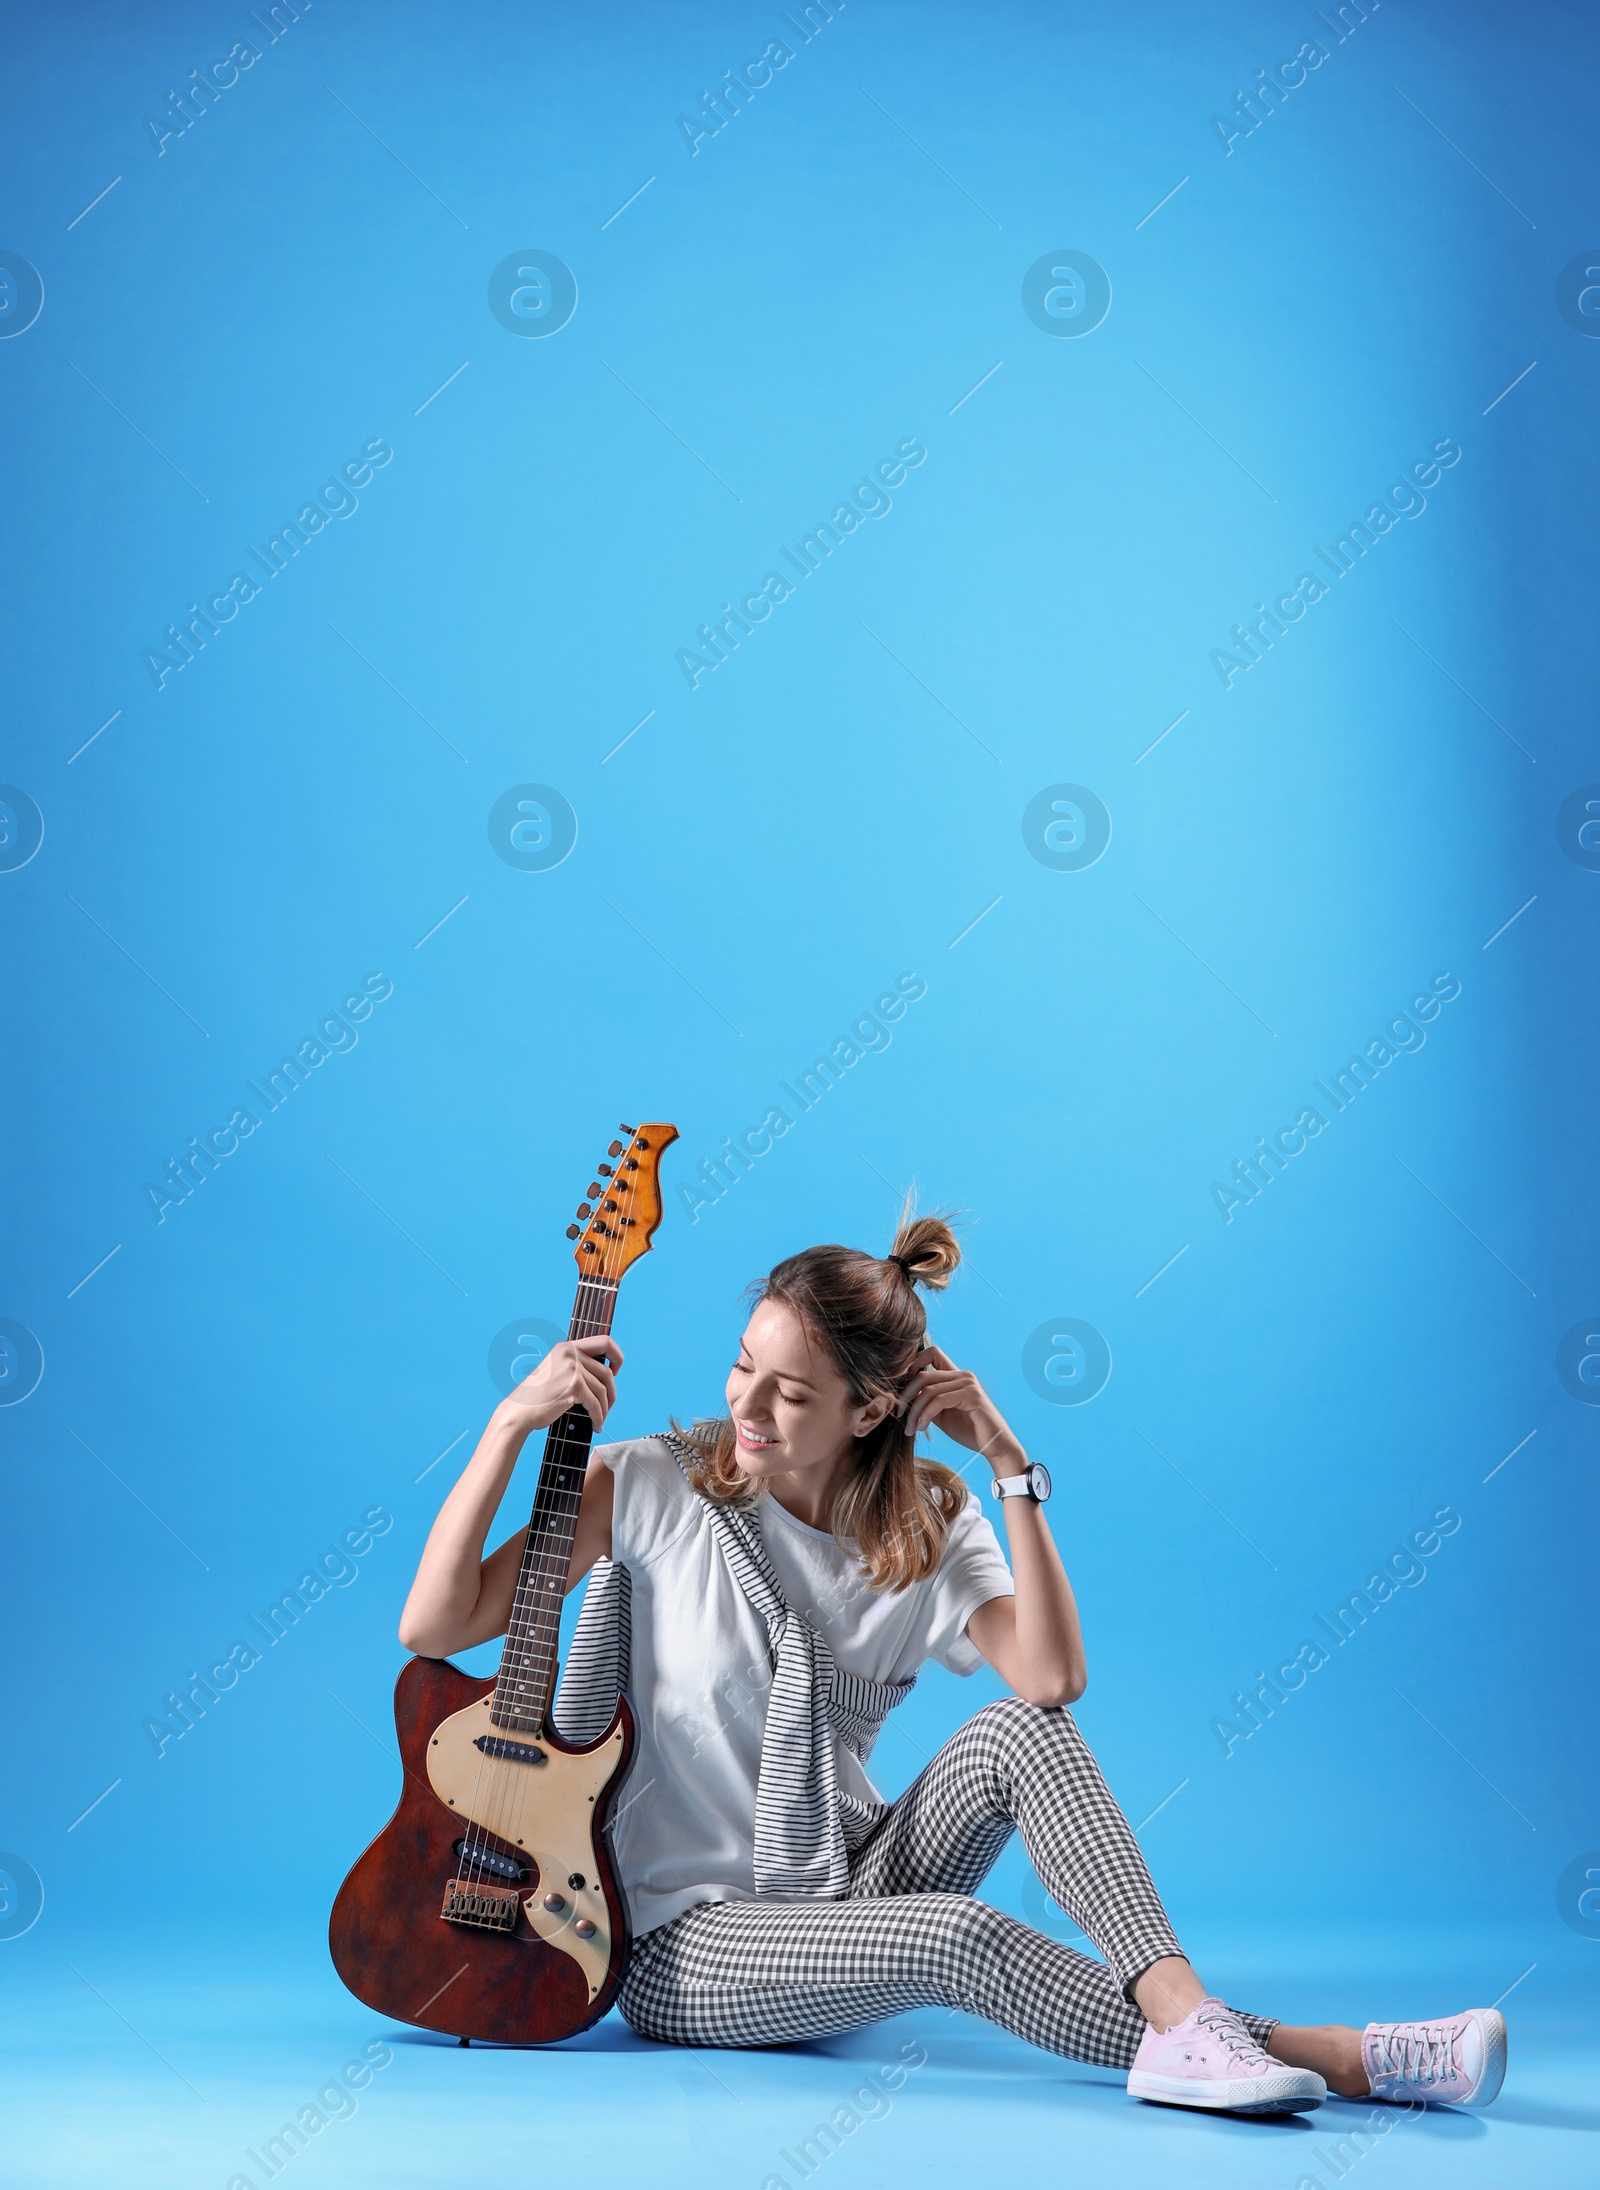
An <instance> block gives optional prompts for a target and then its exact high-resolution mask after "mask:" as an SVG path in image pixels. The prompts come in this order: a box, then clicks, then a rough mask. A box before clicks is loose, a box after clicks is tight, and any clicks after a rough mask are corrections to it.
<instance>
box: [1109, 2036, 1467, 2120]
mask: <svg viewBox="0 0 1600 2190" xmlns="http://www.w3.org/2000/svg"><path fill="white" fill-rule="evenodd" d="M1500 2051H1501V2060H1502V2068H1503V2065H1504V2055H1505V2045H1504V2041H1503V2040H1502V2043H1501V2048H1500ZM1499 2088H1500V2087H1499V2085H1498V2084H1496V2086H1495V2089H1496V2090H1498V2089H1499ZM1128 2094H1129V2096H1130V2098H1135V2099H1148V2100H1150V2101H1151V2102H1152V2103H1153V2104H1154V2105H1156V2106H1198V2107H1203V2108H1205V2109H1206V2110H1207V2111H1208V2112H1211V2113H1221V2114H1304V2113H1307V2112H1308V2111H1309V2110H1310V2109H1311V2108H1312V2107H1314V2106H1320V2105H1321V2104H1322V2102H1323V2100H1324V2099H1325V2098H1326V2097H1327V2096H1328V2087H1327V2085H1326V2084H1325V2083H1324V2082H1323V2080H1322V2078H1321V2077H1320V2076H1319V2075H1317V2074H1316V2072H1315V2071H1314V2070H1312V2069H1309V2068H1274V2069H1273V2070H1272V2071H1271V2072H1270V2073H1269V2074H1268V2075H1265V2076H1239V2077H1234V2078H1231V2079H1228V2080H1223V2079H1220V2078H1219V2079H1218V2080H1217V2081H1215V2082H1212V2081H1210V2080H1208V2079H1205V2078H1201V2077H1190V2076H1154V2075H1152V2074H1151V2073H1150V2072H1149V2070H1148V2069H1140V2068H1136V2069H1133V2070H1132V2071H1130V2073H1129V2076H1128ZM1486 2103H1487V2102H1486V2101H1484V2100H1474V2101H1473V2104H1474V2105H1484V2104H1486Z"/></svg>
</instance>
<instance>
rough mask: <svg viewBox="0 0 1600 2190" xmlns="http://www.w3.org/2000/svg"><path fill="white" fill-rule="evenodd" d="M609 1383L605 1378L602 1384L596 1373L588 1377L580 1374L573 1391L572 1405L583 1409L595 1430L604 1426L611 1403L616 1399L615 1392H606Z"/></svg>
mask: <svg viewBox="0 0 1600 2190" xmlns="http://www.w3.org/2000/svg"><path fill="white" fill-rule="evenodd" d="M609 1382H610V1379H609V1378H607V1380H606V1383H602V1382H601V1380H600V1377H599V1375H598V1374H597V1373H591V1374H589V1375H583V1374H581V1373H580V1375H579V1377H578V1379H577V1381H576V1385H575V1388H574V1390H573V1394H572V1404H573V1405H574V1406H577V1407H582V1408H583V1410H584V1412H585V1413H586V1414H587V1415H588V1416H589V1418H590V1420H591V1421H592V1422H593V1423H594V1426H595V1428H596V1429H600V1428H601V1427H602V1426H603V1425H604V1422H605V1418H606V1416H607V1415H608V1414H609V1413H610V1411H611V1405H612V1402H613V1400H614V1399H615V1398H616V1393H615V1391H614V1390H609V1391H608V1390H607V1388H606V1386H607V1384H609Z"/></svg>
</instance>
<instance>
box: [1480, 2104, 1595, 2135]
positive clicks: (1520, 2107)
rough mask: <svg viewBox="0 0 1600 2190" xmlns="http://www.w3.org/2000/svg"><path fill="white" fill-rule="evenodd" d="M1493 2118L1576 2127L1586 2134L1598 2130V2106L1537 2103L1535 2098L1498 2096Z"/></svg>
mask: <svg viewBox="0 0 1600 2190" xmlns="http://www.w3.org/2000/svg"><path fill="white" fill-rule="evenodd" d="M1494 2118H1495V2119H1496V2120H1497V2121H1502V2122H1520V2123H1521V2124H1522V2126H1523V2127H1524V2128H1525V2129H1579V2130H1587V2132H1588V2133H1589V2135H1590V2136H1593V2135H1594V2133H1595V2132H1596V2130H1600V2108H1595V2107H1592V2106H1549V2105H1541V2104H1540V2102H1539V2101H1538V2100H1537V2099H1498V2100H1496V2102H1495V2106H1494Z"/></svg>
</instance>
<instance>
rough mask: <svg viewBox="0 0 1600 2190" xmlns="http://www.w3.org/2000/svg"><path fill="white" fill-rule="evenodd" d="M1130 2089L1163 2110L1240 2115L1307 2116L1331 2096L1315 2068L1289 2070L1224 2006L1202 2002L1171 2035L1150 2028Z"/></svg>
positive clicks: (1141, 2042) (1135, 2062) (1131, 2074)
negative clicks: (1192, 2108) (1211, 2109)
mask: <svg viewBox="0 0 1600 2190" xmlns="http://www.w3.org/2000/svg"><path fill="white" fill-rule="evenodd" d="M1128 2090H1129V2093H1130V2094H1131V2096H1132V2097H1134V2098H1136V2099H1153V2100H1154V2101H1155V2103H1156V2104H1157V2105H1158V2106H1208V2107H1215V2108H1220V2109H1223V2110H1225V2111H1227V2112H1229V2113H1233V2114H1303V2113H1304V2112H1305V2111H1306V2109H1307V2108H1308V2107H1313V2106H1320V2105H1321V2104H1322V2102H1323V2100H1324V2099H1325V2098H1326V2097H1327V2096H1328V2087H1327V2085H1326V2084H1325V2083H1324V2082H1323V2080H1322V2078H1321V2077H1320V2076H1318V2075H1317V2074H1315V2073H1314V2071H1313V2070H1311V2069H1309V2068H1289V2067H1288V2066H1286V2064H1285V2063H1284V2062H1282V2061H1275V2060H1274V2059H1273V2058H1272V2056H1271V2054H1270V2053H1263V2052H1262V2050H1261V2048H1260V2046H1258V2045H1257V2044H1256V2042H1255V2040H1254V2038H1252V2037H1251V2035H1250V2033H1249V2031H1247V2030H1246V2029H1245V2027H1244V2025H1243V2023H1241V2022H1240V2020H1239V2018H1238V2016H1237V2015H1235V2014H1234V2012H1233V2010H1232V2008H1229V2007H1224V2006H1223V2004H1222V2002H1221V2001H1220V2000H1202V2001H1201V2003H1200V2005H1199V2006H1198V2007H1197V2008H1196V2009H1195V2011H1194V2013H1193V2014H1192V2015H1188V2016H1185V2018H1184V2020H1183V2021H1182V2022H1181V2023H1175V2024H1174V2025H1173V2027H1172V2029H1171V2030H1166V2031H1162V2030H1157V2029H1156V2027H1155V2025H1154V2023H1148V2024H1146V2026H1145V2033H1144V2036H1143V2037H1142V2038H1141V2039H1140V2040H1139V2050H1138V2052H1137V2053H1136V2054H1135V2055H1134V2060H1133V2067H1132V2069H1131V2070H1130V2071H1129V2074H1128Z"/></svg>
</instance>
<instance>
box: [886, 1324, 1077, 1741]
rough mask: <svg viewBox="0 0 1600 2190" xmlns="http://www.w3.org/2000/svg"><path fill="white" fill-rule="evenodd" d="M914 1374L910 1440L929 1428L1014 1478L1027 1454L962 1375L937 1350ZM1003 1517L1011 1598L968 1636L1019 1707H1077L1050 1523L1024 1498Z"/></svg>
mask: <svg viewBox="0 0 1600 2190" xmlns="http://www.w3.org/2000/svg"><path fill="white" fill-rule="evenodd" d="M914 1366H915V1374H914V1375H913V1376H912V1378H911V1380H910V1382H909V1383H908V1384H907V1386H906V1389H905V1395H904V1406H905V1413H906V1427H907V1429H908V1430H909V1431H911V1432H912V1433H913V1434H915V1433H916V1432H917V1431H919V1430H923V1429H926V1428H928V1427H929V1426H930V1425H932V1424H934V1423H937V1425H938V1427H939V1428H940V1429H942V1430H943V1431H944V1433H945V1435H946V1436H947V1437H951V1438H954V1440H955V1441H956V1443H957V1444H958V1445H965V1446H966V1447H967V1449H968V1451H970V1452H981V1453H982V1454H983V1455H984V1456H985V1458H986V1459H987V1460H988V1461H989V1464H990V1466H991V1467H992V1468H993V1470H994V1472H995V1474H996V1475H1020V1474H1021V1473H1022V1470H1023V1469H1024V1468H1025V1467H1026V1466H1027V1464H1028V1456H1027V1454H1026V1453H1025V1452H1024V1451H1023V1449H1022V1446H1021V1445H1020V1444H1019V1443H1018V1441H1017V1439H1016V1437H1015V1436H1014V1435H1013V1434H1012V1432H1011V1430H1010V1428H1009V1427H1008V1425H1007V1423H1006V1421H1005V1419H1004V1417H1003V1416H1002V1415H1001V1413H1000V1411H999V1409H998V1408H997V1407H996V1406H995V1404H994V1401H993V1400H992V1399H990V1397H989V1396H988V1394H987V1393H986V1392H985V1391H984V1389H983V1386H982V1385H981V1384H980V1383H979V1382H978V1380H977V1378H976V1377H975V1376H974V1375H973V1374H972V1373H971V1371H970V1370H967V1369H958V1368H957V1367H956V1366H955V1364H954V1362H952V1361H951V1359H950V1357H949V1356H948V1354H945V1353H943V1352H941V1351H940V1349H939V1348H938V1347H937V1346H929V1347H927V1348H926V1349H925V1350H924V1351H923V1352H922V1353H921V1354H919V1355H918V1357H917V1361H916V1364H915V1365H914ZM1005 1513H1006V1536H1007V1539H1008V1541H1009V1544H1010V1548H1011V1572H1012V1579H1013V1580H1014V1581H1015V1583H1016V1590H1017V1593H1016V1595H1015V1596H1014V1597H992V1598H991V1599H990V1600H989V1602H988V1603H987V1604H984V1605H980V1606H979V1607H978V1609H977V1611H976V1612H974V1613H973V1615H972V1617H971V1619H970V1620H968V1622H967V1633H968V1635H969V1636H970V1637H971V1638H972V1640H973V1642H974V1643H975V1644H976V1645H977V1647H978V1649H979V1650H980V1651H981V1652H982V1653H983V1655H984V1657H985V1658H987V1659H988V1661H989V1663H990V1664H991V1665H992V1666H993V1667H994V1669H995V1671H996V1672H997V1673H998V1674H999V1675H1000V1678H1001V1679H1002V1680H1003V1681H1004V1682H1005V1683H1006V1685H1007V1687H1009V1688H1011V1689H1013V1690H1014V1691H1015V1692H1016V1694H1017V1695H1019V1696H1021V1697H1022V1699H1023V1701H1024V1702H1025V1703H1037V1704H1042V1705H1044V1706H1046V1707H1047V1708H1050V1707H1054V1706H1056V1705H1058V1704H1063V1703H1076V1702H1077V1700H1078V1698H1079V1697H1080V1696H1081V1695H1082V1694H1083V1691H1084V1689H1085V1688H1086V1687H1087V1686H1088V1681H1089V1675H1088V1668H1087V1666H1086V1665H1085V1662H1084V1654H1083V1631H1082V1629H1081V1628H1080V1627H1079V1624H1078V1606H1077V1600H1076V1599H1075V1598H1074V1596H1073V1594H1072V1584H1071V1583H1070V1582H1069V1581H1068V1580H1067V1574H1066V1569H1065V1567H1063V1565H1062V1564H1061V1554H1060V1553H1059V1552H1058V1551H1057V1549H1056V1545H1055V1538H1054V1537H1053V1536H1052V1535H1051V1533H1050V1524H1049V1523H1048V1521H1046V1519H1045V1517H1044V1508H1043V1507H1042V1506H1038V1505H1035V1504H1034V1503H1033V1501H1032V1500H1031V1499H1028V1498H1008V1499H1006V1501H1005Z"/></svg>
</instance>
